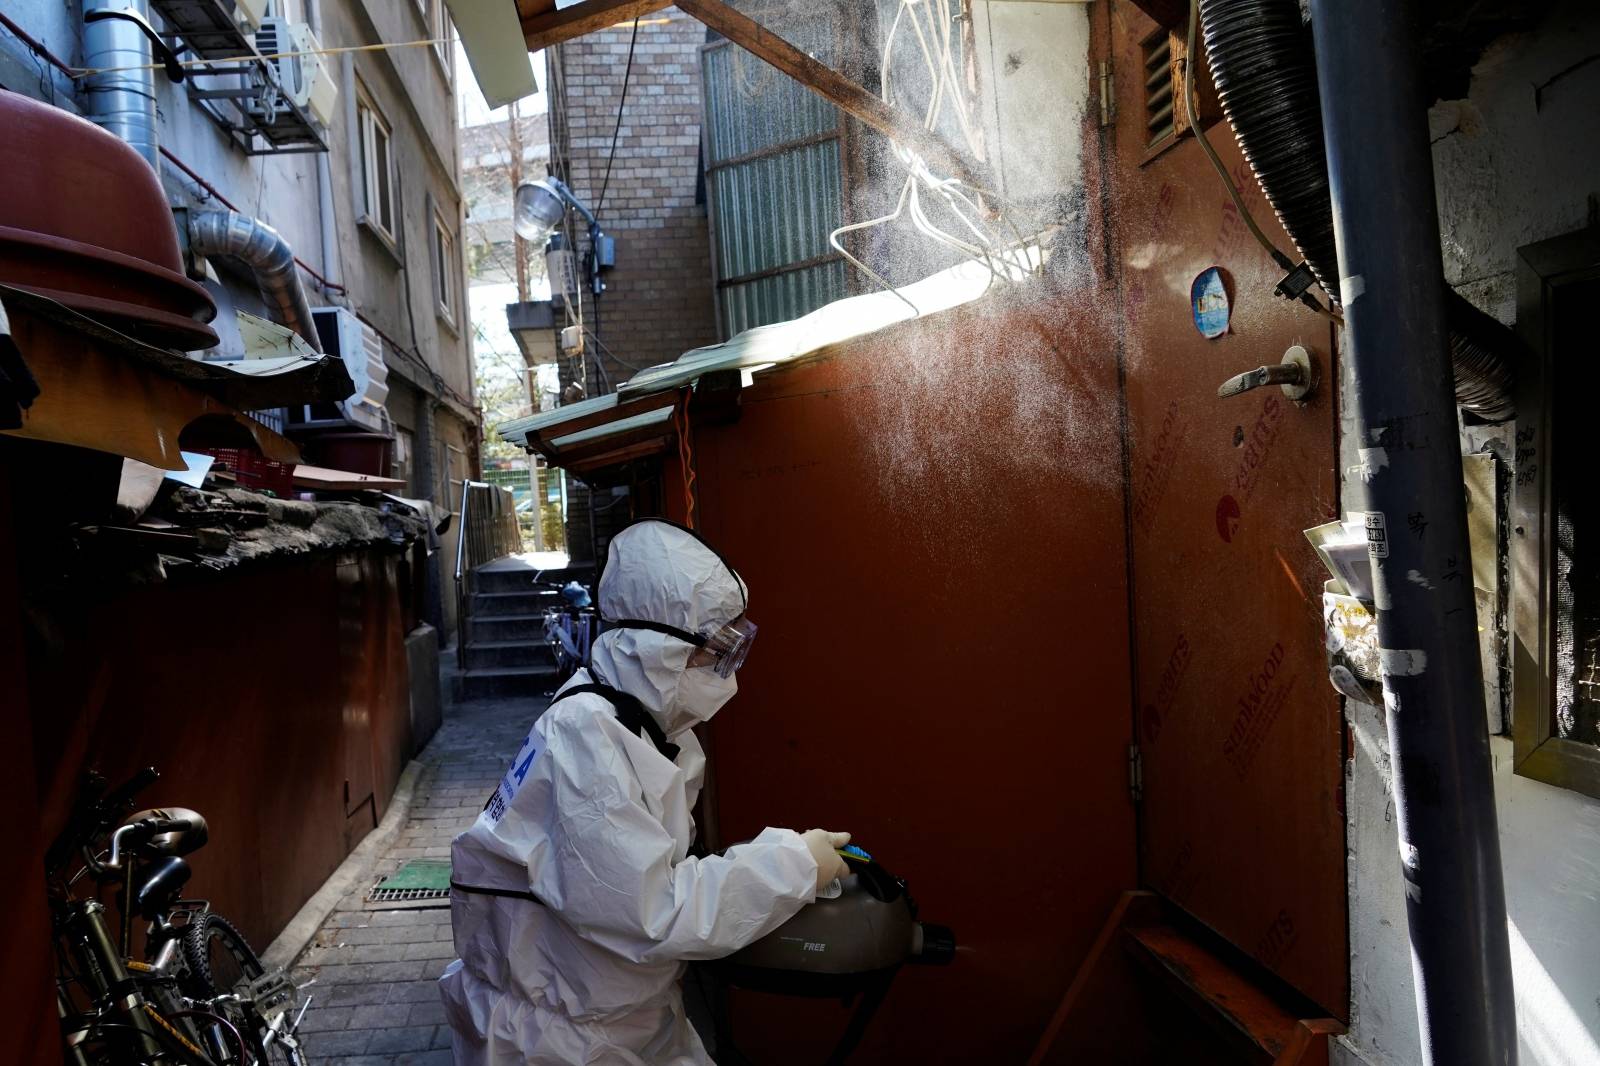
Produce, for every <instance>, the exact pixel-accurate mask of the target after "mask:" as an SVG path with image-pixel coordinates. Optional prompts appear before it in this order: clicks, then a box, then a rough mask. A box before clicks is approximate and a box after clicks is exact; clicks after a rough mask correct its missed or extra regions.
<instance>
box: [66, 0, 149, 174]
mask: <svg viewBox="0 0 1600 1066" xmlns="http://www.w3.org/2000/svg"><path fill="white" fill-rule="evenodd" d="M97 11H130V12H132V13H134V14H135V15H138V16H139V17H140V18H141V19H144V20H146V21H148V19H149V16H150V7H149V5H148V4H147V3H146V2H145V0H84V4H83V13H84V15H86V16H87V15H91V14H93V13H95V12H97ZM150 63H151V59H150V40H149V38H147V37H146V36H145V35H144V31H143V30H141V29H140V28H139V26H138V25H137V24H136V23H134V22H130V21H128V20H126V19H120V18H108V19H101V20H97V21H94V22H88V21H86V22H85V23H84V26H83V64H84V66H86V67H90V68H92V69H107V68H113V67H121V68H130V69H123V70H118V71H117V72H116V73H114V74H95V75H93V76H92V77H88V78H85V79H84V82H83V87H84V98H85V101H86V109H85V110H86V114H87V116H88V118H89V119H90V121H92V122H94V123H95V125H97V126H100V127H102V128H104V129H106V130H109V131H110V132H111V133H114V134H116V135H117V136H118V137H120V138H121V139H122V140H124V141H127V142H128V143H129V144H131V145H132V146H133V147H134V149H135V150H136V151H137V152H138V153H139V154H140V155H142V156H144V158H145V161H146V162H147V163H149V164H150V166H151V167H152V168H153V169H154V170H155V171H156V173H158V174H159V173H160V172H161V164H160V162H159V161H158V159H157V154H156V153H157V142H156V72H155V71H154V70H152V69H151V68H150Z"/></svg>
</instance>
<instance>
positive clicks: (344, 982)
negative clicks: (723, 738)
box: [293, 698, 544, 1066]
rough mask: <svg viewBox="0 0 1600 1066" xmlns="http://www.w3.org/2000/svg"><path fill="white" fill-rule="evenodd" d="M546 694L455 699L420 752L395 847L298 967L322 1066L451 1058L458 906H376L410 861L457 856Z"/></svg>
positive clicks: (417, 1063)
mask: <svg viewBox="0 0 1600 1066" xmlns="http://www.w3.org/2000/svg"><path fill="white" fill-rule="evenodd" d="M543 702H544V701H543V700H542V699H538V698H518V699H502V700H480V701H476V702H464V703H457V704H454V705H453V706H450V707H448V708H447V709H446V711H445V720H444V725H442V726H441V727H440V728H439V732H438V733H436V734H435V735H434V738H433V740H432V741H430V742H429V743H428V746H427V747H426V748H424V749H423V750H422V751H421V752H419V753H418V754H417V757H416V761H417V762H419V763H421V764H422V770H421V773H420V775H419V776H418V778H417V783H416V786H415V792H414V795H413V796H412V798H411V804H410V810H409V812H408V814H407V816H406V819H405V822H404V825H403V826H402V827H401V828H400V831H399V834H398V835H397V836H396V837H395V840H394V843H393V844H392V845H391V846H390V847H389V849H388V850H387V852H386V853H385V854H384V855H383V856H382V857H381V858H379V859H378V860H377V862H376V864H375V865H374V866H373V867H372V868H371V870H370V873H369V875H368V876H365V877H363V878H361V879H360V881H359V883H358V884H357V885H356V886H355V887H354V888H353V889H352V890H351V891H350V892H349V893H348V894H347V895H346V896H345V897H344V898H343V899H341V900H340V901H339V903H338V906H337V907H336V908H335V910H334V911H333V913H332V914H331V915H329V916H328V918H327V920H326V921H324V922H323V923H322V927H321V928H320V929H318V930H317V933H316V936H315V938H314V939H313V940H312V942H311V944H310V946H308V947H307V948H306V950H305V951H304V953H303V954H302V955H301V956H300V958H299V959H298V960H297V962H296V964H295V968H294V970H293V976H294V979H295V980H296V981H297V982H298V983H301V984H305V982H307V981H311V982H313V983H312V984H311V985H310V986H309V987H308V988H307V989H306V991H307V992H308V993H309V994H310V996H311V1008H310V1009H309V1010H308V1011H307V1012H306V1017H305V1023H304V1024H303V1025H302V1026H301V1032H302V1033H304V1034H305V1045H306V1050H307V1053H308V1055H310V1056H311V1061H312V1062H315V1063H317V1064H319V1066H450V1063H451V1058H450V1051H449V1048H450V1028H449V1026H447V1025H446V1024H445V1020H444V1007H443V1005H442V1004H441V1003H440V1001H439V988H438V984H437V978H438V976H439V974H440V972H441V971H442V970H443V969H444V967H445V965H446V964H447V963H449V961H450V960H451V959H453V958H455V950H454V948H453V947H452V946H451V942H450V908H449V903H448V901H439V902H432V903H427V904H424V905H419V906H415V907H401V908H399V909H372V908H370V907H369V906H368V904H367V897H368V895H369V893H370V890H371V889H372V887H373V885H374V884H375V883H376V882H377V881H378V880H379V879H381V878H383V877H385V876H387V875H389V874H391V873H393V872H395V871H396V870H398V869H399V868H400V867H401V866H402V865H403V864H404V863H405V862H406V861H407V860H409V859H448V858H449V856H450V841H451V839H452V838H453V837H454V836H455V835H456V834H457V833H459V832H460V831H461V830H462V829H465V828H466V827H467V826H469V825H471V824H472V821H473V819H475V818H476V817H477V816H478V813H479V811H481V810H482V809H483V800H484V797H486V796H488V795H489V793H490V792H491V791H492V790H493V789H494V786H495V782H496V781H498V780H499V778H500V775H501V774H502V773H504V772H505V760H506V758H507V752H511V751H515V750H516V747H517V744H518V743H519V742H520V741H521V739H522V737H523V735H524V734H525V733H526V732H527V730H528V726H529V725H530V724H531V723H532V722H533V720H534V718H535V717H536V716H537V714H538V712H539V709H540V707H541V706H542V704H543Z"/></svg>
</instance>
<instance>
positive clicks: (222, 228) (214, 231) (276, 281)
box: [189, 211, 322, 352]
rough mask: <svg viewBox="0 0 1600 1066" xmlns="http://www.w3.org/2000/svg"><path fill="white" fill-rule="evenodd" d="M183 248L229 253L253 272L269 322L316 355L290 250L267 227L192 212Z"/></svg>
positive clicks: (317, 344) (318, 345)
mask: <svg viewBox="0 0 1600 1066" xmlns="http://www.w3.org/2000/svg"><path fill="white" fill-rule="evenodd" d="M189 248H190V250H192V251H193V252H194V253H195V254H196V255H202V256H213V255H230V256H233V257H234V258H235V259H238V260H240V261H242V262H244V263H245V264H246V265H247V266H249V267H250V269H251V271H252V272H253V273H254V274H255V278H256V284H257V285H258V286H260V288H261V295H262V298H263V299H265V300H266V301H267V308H268V312H269V313H270V314H271V316H272V320H273V321H274V322H277V323H278V324H280V325H283V326H287V327H289V328H290V329H292V330H294V331H295V332H296V333H298V334H300V336H301V337H303V338H305V342H306V343H307V344H309V345H311V347H312V348H313V349H314V350H315V351H318V352H320V351H322V342H321V341H320V340H319V339H318V338H317V329H316V325H315V324H314V323H313V322H312V320H311V305H310V304H309V303H308V302H307V301H306V290H305V289H304V287H302V286H301V284H300V274H299V272H298V271H297V270H296V269H295V261H294V249H293V248H291V247H289V242H288V241H286V240H284V239H283V237H282V235H281V234H279V233H278V231H277V230H275V229H273V228H272V227H271V226H269V225H267V224H266V223H265V222H262V221H261V220H260V219H258V218H246V217H245V216H244V215H241V214H239V212H237V211H195V212H192V213H191V214H190V216H189Z"/></svg>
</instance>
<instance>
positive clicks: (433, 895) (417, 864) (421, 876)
mask: <svg viewBox="0 0 1600 1066" xmlns="http://www.w3.org/2000/svg"><path fill="white" fill-rule="evenodd" d="M367 902H368V903H369V904H378V905H380V906H384V905H386V906H390V907H396V906H398V907H417V906H423V907H426V906H448V905H449V903H450V860H448V859H408V860H406V862H405V864H404V865H403V866H401V867H400V869H398V870H396V871H395V872H394V873H392V874H390V875H389V876H388V877H385V878H384V879H383V880H382V881H379V882H378V883H377V884H376V885H373V886H372V891H370V892H368V893H367Z"/></svg>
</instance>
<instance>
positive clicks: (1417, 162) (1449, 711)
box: [1311, 0, 1517, 1066]
mask: <svg viewBox="0 0 1600 1066" xmlns="http://www.w3.org/2000/svg"><path fill="white" fill-rule="evenodd" d="M1408 6H1409V5H1406V4H1400V3H1395V2H1394V0H1311V13H1312V22H1313V28H1314V31H1315V32H1314V40H1315V46H1316V58H1317V73H1318V82H1319V84H1320V87H1321V93H1320V95H1321V101H1322V103H1321V107H1322V122H1323V128H1324V131H1325V134H1326V147H1327V152H1328V162H1329V185H1330V188H1331V191H1332V196H1333V204H1334V212H1333V218H1334V237H1335V240H1336V243H1337V246H1338V265H1339V279H1340V280H1339V285H1340V289H1341V290H1342V294H1343V297H1344V299H1343V303H1344V309H1345V324H1346V333H1345V341H1346V345H1345V348H1346V352H1347V358H1348V359H1349V360H1350V367H1351V381H1352V383H1353V386H1354V393H1355V407H1356V410H1357V432H1358V434H1359V440H1358V444H1359V446H1360V454H1361V458H1362V463H1363V468H1364V479H1365V480H1366V482H1367V485H1366V489H1367V496H1368V501H1367V509H1368V514H1369V518H1368V520H1367V528H1368V540H1369V551H1370V553H1371V557H1372V563H1373V585H1374V598H1375V600H1376V605H1377V615H1378V632H1379V637H1380V641H1381V646H1382V649H1383V650H1382V653H1381V661H1382V664H1383V671H1384V703H1385V705H1386V707H1387V712H1388V713H1387V719H1388V731H1389V746H1390V752H1391V756H1392V759H1393V787H1394V798H1395V811H1396V815H1397V822H1398V828H1399V837H1400V859H1401V869H1402V876H1403V878H1404V882H1405V893H1406V918H1407V924H1408V926H1409V928H1410V934H1411V959H1412V968H1413V974H1414V976H1415V979H1416V996H1417V1012H1418V1016H1419V1021H1420V1024H1421V1033H1422V1055H1423V1061H1424V1062H1426V1063H1430V1064H1439V1066H1445V1064H1448V1066H1508V1064H1514V1063H1515V1062H1516V1056H1517V1031H1516V1015H1515V1008H1514V1003H1513V999H1512V983H1511V961H1510V951H1509V947H1508V944H1507V939H1508V938H1507V935H1506V909H1505V887H1504V881H1503V877H1502V873H1501V868H1500V838H1499V833H1498V831H1497V827H1496V814H1495V800H1494V784H1493V780H1492V778H1491V774H1490V762H1489V738H1488V732H1487V729H1486V727H1485V719H1484V713H1483V683H1482V676H1481V669H1482V668H1481V664H1480V662H1479V658H1478V635H1477V632H1476V626H1477V621H1476V613H1475V605H1474V602H1473V591H1472V576H1471V574H1472V568H1471V561H1470V556H1469V553H1468V546H1467V520H1466V506H1465V497H1464V493H1463V492H1462V488H1461V454H1460V452H1461V449H1460V442H1459V437H1458V431H1457V428H1456V418H1455V403H1454V397H1453V396H1452V394H1451V386H1450V379H1451V375H1450V347H1449V340H1448V337H1447V318H1446V306H1445V297H1444V293H1445V288H1444V284H1443V262H1442V259H1441V256H1440V251H1439V226H1438V212H1437V209H1436V205H1435V202H1434V185H1433V160H1432V157H1431V155H1430V152H1429V146H1428V127H1427V113H1426V103H1427V101H1426V99H1425V98H1424V94H1423V86H1422V78H1421V71H1420V67H1419V62H1418V60H1419V57H1420V51H1419V49H1418V46H1417V42H1416V38H1415V36H1414V30H1413V28H1412V26H1413V24H1412V22H1411V17H1412V16H1413V15H1414V14H1415V13H1414V12H1412V11H1410V10H1407V8H1408Z"/></svg>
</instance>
